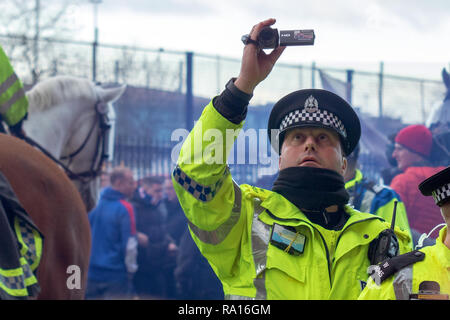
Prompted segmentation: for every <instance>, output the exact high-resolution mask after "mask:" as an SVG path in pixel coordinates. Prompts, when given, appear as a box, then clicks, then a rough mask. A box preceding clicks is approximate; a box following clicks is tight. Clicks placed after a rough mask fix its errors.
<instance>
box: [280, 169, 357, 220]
mask: <svg viewBox="0 0 450 320" xmlns="http://www.w3.org/2000/svg"><path fill="white" fill-rule="evenodd" d="M272 191H274V192H277V193H279V194H281V195H282V196H283V197H285V198H286V199H288V200H289V201H290V202H292V203H293V204H294V205H296V206H297V207H298V208H299V209H300V210H302V211H305V210H306V211H310V212H320V213H322V212H324V210H325V208H327V207H330V206H332V205H338V207H340V208H341V207H342V206H344V205H345V204H347V202H348V200H349V197H350V196H349V194H348V192H347V190H346V189H345V182H344V178H343V177H342V176H341V175H340V174H339V173H337V172H335V171H333V170H329V169H322V168H312V167H290V168H286V169H283V170H281V171H280V173H279V175H278V178H277V180H276V181H275V182H274V184H273V188H272Z"/></svg>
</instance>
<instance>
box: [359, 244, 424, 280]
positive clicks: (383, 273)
mask: <svg viewBox="0 0 450 320" xmlns="http://www.w3.org/2000/svg"><path fill="white" fill-rule="evenodd" d="M423 259H425V253H423V252H422V251H419V250H414V251H411V252H408V253H404V254H402V255H399V256H395V257H392V258H389V259H386V260H383V261H381V262H380V263H379V264H377V265H372V266H370V267H369V268H368V269H367V272H368V273H369V276H371V277H372V279H373V280H374V281H375V283H376V284H378V285H380V284H381V283H382V282H383V281H384V280H386V279H387V278H389V277H390V276H392V275H393V274H395V273H397V272H398V271H400V270H401V269H403V268H405V267H407V266H409V265H411V264H414V263H416V262H419V261H422V260H423Z"/></svg>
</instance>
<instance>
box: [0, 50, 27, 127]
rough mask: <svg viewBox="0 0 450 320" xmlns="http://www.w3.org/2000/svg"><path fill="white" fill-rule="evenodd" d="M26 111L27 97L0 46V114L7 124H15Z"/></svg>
mask: <svg viewBox="0 0 450 320" xmlns="http://www.w3.org/2000/svg"><path fill="white" fill-rule="evenodd" d="M27 111H28V99H27V97H26V95H25V90H24V88H23V85H22V82H21V81H20V79H19V78H18V77H17V75H16V73H15V72H14V69H13V68H12V66H11V64H10V62H9V59H8V57H7V56H6V54H5V52H4V51H3V48H2V47H1V46H0V114H1V115H2V118H3V120H4V121H5V122H6V123H7V124H8V126H13V125H15V124H17V123H18V122H19V121H20V120H22V119H23V117H24V116H25V115H26V114H27Z"/></svg>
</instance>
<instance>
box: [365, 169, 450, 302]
mask: <svg viewBox="0 0 450 320" xmlns="http://www.w3.org/2000/svg"><path fill="white" fill-rule="evenodd" d="M419 190H420V192H421V193H422V194H423V195H424V196H432V197H433V199H434V201H435V203H436V205H437V206H438V207H439V208H440V211H441V214H442V217H443V218H444V222H445V223H442V224H439V225H437V226H436V227H435V228H433V230H435V229H438V228H439V227H442V228H441V229H440V231H439V237H438V238H437V239H436V243H435V244H434V245H432V246H427V247H424V248H422V249H421V250H416V251H412V252H409V253H406V254H403V255H400V256H396V257H394V258H392V259H387V260H386V261H383V262H381V263H380V264H379V265H377V266H375V267H374V268H372V269H373V273H372V278H373V279H371V280H370V282H369V283H368V285H367V286H366V288H365V289H364V291H363V292H362V294H361V296H360V299H368V300H369V299H370V300H378V299H382V300H449V295H450V234H449V233H448V227H449V225H450V167H447V168H446V169H444V170H441V171H439V172H438V173H436V174H434V175H433V176H431V177H429V178H427V179H425V180H424V181H422V182H421V183H420V184H419ZM431 231H432V230H430V233H429V234H431ZM424 235H425V236H426V234H424ZM423 240H424V239H423V238H422V239H419V245H420V242H423Z"/></svg>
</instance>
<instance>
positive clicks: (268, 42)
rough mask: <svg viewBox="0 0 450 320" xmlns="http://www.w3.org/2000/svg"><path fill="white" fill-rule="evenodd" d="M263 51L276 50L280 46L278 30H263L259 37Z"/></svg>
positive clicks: (268, 28) (266, 28)
mask: <svg viewBox="0 0 450 320" xmlns="http://www.w3.org/2000/svg"><path fill="white" fill-rule="evenodd" d="M258 42H259V46H260V47H261V49H269V48H276V47H277V46H278V30H277V29H272V28H270V27H265V28H263V29H262V30H261V31H260V32H259V35H258Z"/></svg>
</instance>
